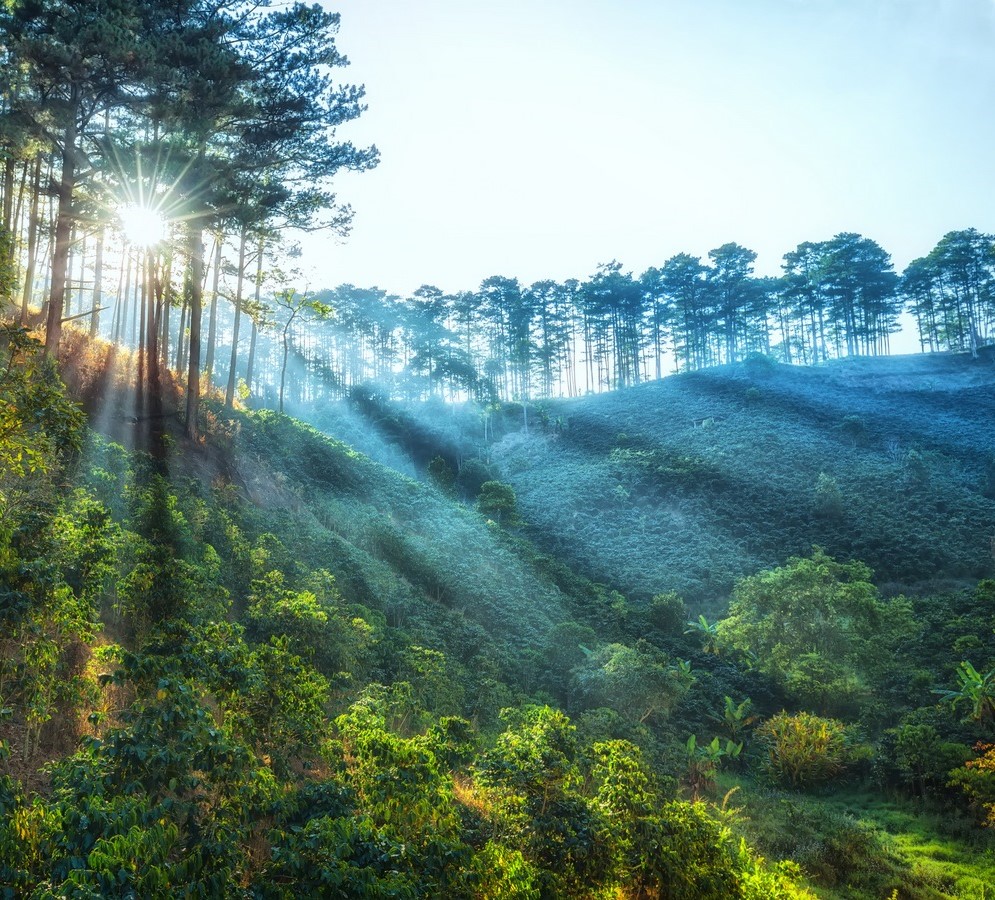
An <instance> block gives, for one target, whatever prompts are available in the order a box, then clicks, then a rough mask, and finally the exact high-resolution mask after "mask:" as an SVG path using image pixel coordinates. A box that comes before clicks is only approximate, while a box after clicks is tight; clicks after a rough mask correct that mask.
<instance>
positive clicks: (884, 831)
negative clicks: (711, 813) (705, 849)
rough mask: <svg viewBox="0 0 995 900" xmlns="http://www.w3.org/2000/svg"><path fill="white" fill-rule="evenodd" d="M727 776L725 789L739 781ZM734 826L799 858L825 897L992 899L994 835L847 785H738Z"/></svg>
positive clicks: (771, 852)
mask: <svg viewBox="0 0 995 900" xmlns="http://www.w3.org/2000/svg"><path fill="white" fill-rule="evenodd" d="M735 783H736V782H735V779H733V778H731V777H730V776H729V775H726V776H723V778H722V779H720V789H721V790H727V789H729V788H730V787H732V786H733V785H734V784H735ZM732 805H733V806H735V807H736V808H737V809H738V812H737V814H736V817H735V818H736V823H735V826H734V827H735V828H736V829H737V830H738V831H739V832H741V833H742V834H743V835H744V836H746V838H747V840H748V841H750V843H751V844H753V845H755V846H756V847H757V848H758V849H759V851H760V852H761V853H763V854H765V855H767V856H768V857H769V858H772V859H791V860H794V861H795V862H798V863H799V864H800V865H801V866H802V869H803V870H804V872H805V873H806V875H807V876H808V878H809V880H810V886H811V888H812V890H813V891H814V892H815V893H816V894H817V895H818V896H819V897H821V898H824V900H864V898H866V900H877V898H889V897H891V896H892V895H893V894H892V892H897V895H896V896H897V897H898V898H899V900H951V898H952V900H991V898H992V897H995V890H993V886H995V835H992V834H991V832H988V831H983V830H982V829H979V828H977V827H976V826H974V825H973V824H972V823H970V822H968V821H967V820H964V819H963V818H961V817H959V816H951V815H949V814H941V813H940V812H930V811H924V810H923V809H921V808H920V807H919V806H918V805H917V804H915V803H913V802H911V801H908V800H904V799H900V798H899V799H889V798H885V797H882V796H881V795H880V794H878V793H871V792H869V791H862V790H859V789H855V788H850V789H847V790H845V791H840V792H837V793H835V794H833V795H825V796H814V795H809V794H799V793H794V792H788V791H780V790H772V789H769V788H765V787H763V786H760V785H757V784H756V783H753V782H751V781H746V780H744V781H742V782H740V790H739V791H738V792H736V794H735V795H734V799H733V801H732Z"/></svg>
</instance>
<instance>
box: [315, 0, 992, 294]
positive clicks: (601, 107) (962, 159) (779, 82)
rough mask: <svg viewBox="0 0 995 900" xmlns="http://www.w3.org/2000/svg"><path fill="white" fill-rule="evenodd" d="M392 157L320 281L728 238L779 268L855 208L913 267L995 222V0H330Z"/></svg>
mask: <svg viewBox="0 0 995 900" xmlns="http://www.w3.org/2000/svg"><path fill="white" fill-rule="evenodd" d="M327 2H328V5H329V6H330V7H332V8H334V9H337V10H338V11H340V12H341V14H342V29H341V33H340V37H339V45H340V47H341V48H342V49H343V50H344V52H345V53H346V54H347V55H348V56H349V57H350V59H351V60H352V66H351V68H349V69H347V70H345V71H346V74H347V76H348V78H349V79H350V80H353V81H355V82H361V83H365V84H366V87H367V94H368V96H367V101H368V103H369V111H368V112H367V113H366V114H365V115H364V117H363V119H362V120H361V121H359V122H356V123H353V124H351V125H349V126H348V127H347V128H344V129H343V130H342V136H343V137H345V136H348V137H350V138H352V139H353V140H355V141H356V142H358V143H369V142H374V143H376V144H377V145H378V146H379V147H380V150H381V153H382V157H383V159H382V162H381V164H380V166H379V168H378V169H376V170H375V171H373V172H369V173H365V174H363V175H359V176H352V175H349V176H346V177H340V178H339V179H338V181H337V188H338V190H339V192H340V196H341V197H342V198H343V199H345V200H347V201H348V202H350V203H352V205H353V206H354V207H355V209H356V217H355V222H354V230H353V234H352V236H351V237H350V238H349V239H348V241H347V242H346V243H344V244H341V245H332V244H331V243H330V242H329V241H328V240H327V239H323V240H318V241H315V240H314V239H309V240H308V242H307V244H306V251H307V262H308V263H309V266H308V267H309V268H311V269H312V272H313V274H312V278H313V279H314V282H315V286H318V285H322V286H323V285H326V284H329V285H330V284H337V283H340V282H345V281H350V282H353V283H356V284H361V285H373V284H377V285H379V286H381V287H384V288H387V289H388V290H391V291H395V292H398V293H410V292H411V291H412V290H414V289H415V288H416V287H418V286H419V285H420V284H422V283H434V284H437V285H438V286H439V287H441V288H443V289H444V290H447V291H455V290H459V289H464V288H467V289H468V288H475V287H476V286H477V285H478V284H479V282H480V281H481V279H483V278H485V277H487V276H489V275H493V274H501V275H509V276H517V277H519V278H520V279H522V280H523V281H524V282H526V283H529V282H532V281H535V280H538V279H540V278H556V279H564V278H569V277H577V278H585V277H587V276H588V275H590V274H591V273H592V272H593V271H594V269H595V267H596V266H597V264H598V263H600V262H603V261H608V260H610V259H613V258H617V259H618V260H620V261H621V262H622V263H623V264H624V265H625V267H626V268H629V269H632V270H634V271H635V272H636V273H637V274H638V273H639V272H641V271H642V270H644V269H645V268H647V267H648V266H650V265H660V264H661V263H663V262H664V261H665V260H666V259H667V258H668V257H670V256H672V255H673V254H675V253H678V252H682V251H687V252H690V253H694V254H697V255H704V254H706V253H707V251H708V250H709V249H711V248H713V247H716V246H719V245H720V244H722V243H725V242H726V241H738V242H740V243H742V244H745V245H746V246H748V247H751V248H753V249H754V250H756V251H757V252H758V253H759V254H760V257H759V260H758V263H757V268H758V271H759V272H761V273H763V274H768V273H769V274H775V273H777V272H778V271H779V267H780V262H781V256H782V254H784V253H785V252H786V251H788V250H791V249H793V248H794V247H795V246H796V245H797V244H798V243H800V242H802V241H805V240H823V239H826V238H829V237H831V236H832V235H833V234H835V233H837V232H839V231H857V232H861V233H863V234H865V235H867V236H868V237H871V238H874V239H875V240H877V241H878V242H879V243H880V244H882V246H884V247H885V249H887V250H888V251H890V252H891V253H892V254H893V256H894V259H895V264H896V267H897V268H898V269H899V270H901V269H902V268H903V267H904V266H905V264H907V263H908V262H909V260H911V259H913V258H914V257H916V256H920V255H923V254H925V253H927V252H928V251H929V250H930V249H931V247H932V246H933V244H935V242H936V241H937V240H938V239H939V238H940V237H941V236H942V235H943V234H944V233H945V232H946V231H949V230H952V229H956V228H967V227H971V226H975V227H977V228H980V229H983V230H989V231H995V166H993V160H995V0H659V2H637V0H630V2H626V0H618V2H615V3H607V2H601V3H595V2H588V0H505V2H500V3H496V2H495V3H483V2H473V0H462V2H461V0H419V2H408V0H327Z"/></svg>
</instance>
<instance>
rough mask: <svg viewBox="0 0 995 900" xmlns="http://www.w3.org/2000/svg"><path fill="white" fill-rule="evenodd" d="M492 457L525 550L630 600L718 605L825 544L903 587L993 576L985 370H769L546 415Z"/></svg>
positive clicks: (608, 398) (991, 378)
mask: <svg viewBox="0 0 995 900" xmlns="http://www.w3.org/2000/svg"><path fill="white" fill-rule="evenodd" d="M544 412H545V415H546V417H547V420H552V421H556V420H557V419H559V420H560V422H561V423H562V425H561V427H557V428H554V427H547V428H546V429H545V430H543V429H533V430H532V432H531V434H529V435H528V436H525V435H523V434H520V433H515V434H512V435H508V436H506V437H505V438H504V439H503V440H501V441H499V442H498V443H497V444H496V445H495V446H493V447H492V448H491V449H490V452H491V454H492V457H493V460H494V462H495V464H496V466H497V467H498V469H499V471H500V477H501V478H502V479H503V480H505V481H507V482H509V483H511V484H512V485H513V486H514V488H515V491H516V493H517V496H518V502H519V505H520V508H521V511H522V514H523V516H524V518H525V519H526V520H527V522H528V530H529V534H530V535H532V536H533V537H534V538H535V540H536V541H537V542H538V543H539V544H541V545H542V546H543V547H544V548H545V549H546V550H548V551H549V552H553V553H555V554H557V555H558V556H560V557H561V558H562V559H564V560H566V561H568V562H569V563H570V564H571V565H572V566H575V567H576V568H577V569H578V570H579V571H581V572H583V573H584V574H585V575H586V576H588V577H590V578H592V579H594V580H595V581H599V582H604V583H605V584H608V585H611V586H612V587H616V588H618V589H620V590H622V591H624V592H625V593H627V594H629V595H631V596H633V597H635V598H640V597H642V598H647V597H650V596H652V595H654V594H656V593H660V592H662V591H666V590H676V591H678V592H679V593H681V594H682V595H684V596H685V597H686V598H687V599H688V600H690V601H696V602H711V603H714V602H715V601H718V600H721V599H722V598H724V597H725V596H727V595H728V592H729V590H730V589H731V587H732V584H733V582H734V580H735V579H737V578H740V577H742V576H743V575H746V574H750V573H752V572H755V571H757V570H759V569H762V568H767V567H770V566H772V565H777V564H780V563H783V562H784V560H785V559H787V558H788V557H789V556H792V555H797V554H802V553H806V552H808V551H809V550H810V549H811V547H812V546H813V545H819V546H821V547H823V548H825V549H826V550H827V552H829V553H830V554H832V555H835V556H839V557H842V558H847V559H860V560H862V561H864V562H866V563H867V564H869V565H870V566H871V567H872V569H874V571H875V573H876V576H877V579H878V580H879V581H881V582H895V583H898V584H901V585H904V586H910V585H911V586H915V585H920V586H921V585H924V584H931V583H932V584H935V583H938V582H942V581H948V580H955V581H956V580H966V581H970V580H972V579H974V580H976V579H977V578H979V577H984V576H988V575H990V574H991V573H992V571H993V568H992V565H993V556H992V549H991V539H992V535H993V534H995V502H993V501H995V368H993V366H992V362H991V359H990V358H989V359H987V360H979V361H976V362H972V361H970V360H969V359H968V358H966V356H939V355H937V356H925V357H896V358H882V359H860V360H856V359H854V360H841V361H838V362H835V363H832V364H829V365H826V366H822V367H818V368H802V367H789V366H783V365H778V364H775V363H772V362H769V361H767V360H766V359H763V358H758V359H754V360H752V361H750V362H747V363H744V364H742V365H738V366H729V367H722V368H718V369H710V370H706V371H701V372H695V373H690V374H686V375H679V376H676V377H673V378H668V379H665V380H663V381H660V382H653V383H649V384H644V385H641V386H638V387H634V388H631V389H629V390H626V391H620V392H615V393H612V394H606V395H602V396H594V397H588V398H584V399H578V400H571V401H561V402H557V403H549V404H546V405H545V410H544Z"/></svg>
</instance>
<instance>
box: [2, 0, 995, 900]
mask: <svg viewBox="0 0 995 900" xmlns="http://www.w3.org/2000/svg"><path fill="white" fill-rule="evenodd" d="M339 26H340V20H339V16H338V15H337V14H335V13H332V12H329V11H327V10H325V9H324V8H323V7H320V6H308V5H305V4H283V3H272V4H270V3H266V2H262V3H256V4H252V5H246V4H243V3H240V2H235V0H212V2H204V0H157V2H151V0H101V2H99V3H95V2H92V0H13V2H8V3H3V4H0V35H2V41H0V67H2V70H3V79H2V81H0V159H2V163H3V174H2V179H0V623H2V630H0V892H2V895H3V896H4V897H11V898H17V897H28V898H37V900H42V898H52V897H73V898H81V897H82V898H86V897H92V898H98V897H121V898H158V897H163V898H167V897H208V898H213V897H233V898H270V897H272V898H280V897H312V896H313V897H330V898H334V897H341V898H353V897H370V898H416V897H426V898H429V897H432V898H434V897H445V898H461V897H462V898H491V900H498V898H534V900H540V898H543V900H545V898H572V897H576V898H603V900H609V898H611V900H620V898H631V900H637V898H670V900H699V898H700V900H712V898H714V900H725V898H744V900H802V898H824V900H843V898H867V900H872V898H889V900H891V898H893V900H905V898H908V900H944V898H965V900H982V898H986V897H991V896H992V892H993V889H995V888H993V886H995V831H993V829H995V428H993V427H992V423H993V422H995V368H993V364H995V347H993V344H992V341H993V338H995V335H993V330H995V237H993V236H992V235H989V234H985V233H982V232H981V231H979V230H977V229H974V228H967V229H964V230H959V231H952V232H948V233H947V234H945V235H943V236H941V237H939V239H938V242H937V243H936V245H935V247H934V248H933V249H932V250H931V251H930V252H929V253H928V254H927V255H926V256H924V257H922V258H920V259H916V260H914V261H913V262H912V263H910V264H909V265H908V266H907V267H906V268H905V271H904V272H902V273H897V272H896V271H895V268H894V265H893V263H892V260H891V257H890V255H889V254H888V253H887V251H886V250H884V249H883V248H882V247H881V246H880V245H878V244H877V243H876V242H875V241H873V240H872V239H870V238H866V237H863V236H862V235H859V234H856V233H850V232H844V233H839V234H837V235H835V236H834V237H831V238H829V239H827V240H823V241H817V242H804V243H801V244H799V245H798V246H797V248H796V249H795V250H792V251H788V252H786V253H785V255H784V257H783V267H782V274H781V275H780V276H778V277H766V276H760V275H757V274H756V273H755V271H754V264H755V262H756V260H757V254H756V253H755V252H754V251H752V250H750V249H748V248H747V247H745V246H741V245H739V244H737V243H727V244H724V245H722V246H720V247H718V248H716V249H714V250H712V251H710V252H709V253H708V257H707V261H703V260H702V258H700V257H696V256H694V255H691V254H688V253H678V254H676V255H670V256H669V258H665V259H663V261H662V262H661V264H660V266H659V267H651V268H649V269H647V270H646V271H645V272H643V273H642V274H640V275H638V276H637V275H635V274H633V273H632V272H630V271H627V270H626V269H625V267H624V265H622V264H621V263H619V262H618V261H611V262H607V263H604V264H602V265H600V266H599V267H598V268H597V271H596V272H594V273H593V274H591V275H589V276H586V277H584V278H582V279H577V280H573V279H570V280H566V281H556V280H545V281H539V282H535V283H533V284H531V285H526V284H523V283H520V282H519V280H518V279H517V278H515V277H506V276H492V277H489V278H486V279H484V280H483V282H482V283H481V284H480V285H479V287H478V288H476V289H468V290H465V291H459V292H455V293H446V292H445V291H443V290H441V289H439V288H438V287H434V286H432V285H429V284H425V285H422V286H421V287H420V288H418V289H417V290H415V291H414V292H413V293H412V294H411V295H410V296H397V295H394V294H391V293H390V292H388V291H386V290H382V289H380V288H378V287H375V286H374V287H357V286H355V285H350V284H341V285H338V286H336V287H321V288H312V287H308V286H305V284H304V281H303V280H302V276H301V274H300V272H299V271H297V270H296V269H295V266H296V264H297V262H298V260H299V249H298V248H297V247H296V246H295V243H294V238H293V235H294V234H296V233H299V232H300V231H301V230H312V229H313V230H323V231H325V232H326V233H328V234H332V235H339V236H342V235H346V234H348V232H349V229H350V227H351V221H352V210H351V208H350V207H349V205H348V204H347V203H345V202H343V201H341V200H340V199H339V197H338V196H337V194H336V193H335V190H334V189H333V187H334V184H335V177H336V176H337V175H341V174H342V173H344V172H347V171H353V172H364V171H367V170H370V169H372V168H374V167H375V166H376V165H377V163H378V161H379V151H378V150H377V148H376V147H374V146H369V147H363V146H356V145H355V144H354V143H353V142H351V141H350V140H349V139H348V126H349V123H350V122H352V121H353V120H355V119H356V118H358V117H359V116H361V115H362V113H363V112H364V111H365V99H364V89H363V88H362V87H360V86H357V85H353V84H349V83H347V82H343V81H341V80H340V77H339V75H340V72H341V70H342V69H343V68H344V67H345V65H346V64H347V62H348V60H347V59H346V57H345V56H344V55H343V54H342V53H341V52H340V50H339V49H338V47H337V43H336V42H337V39H338V32H339ZM664 256H665V257H666V254H664ZM903 322H905V323H906V325H907V327H914V328H915V329H916V331H917V334H918V338H919V346H920V349H921V351H922V352H921V353H918V354H910V355H902V356H892V355H890V338H891V337H893V336H894V335H895V334H896V332H897V331H898V329H899V328H900V327H901V326H902V323H903Z"/></svg>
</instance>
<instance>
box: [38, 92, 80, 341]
mask: <svg viewBox="0 0 995 900" xmlns="http://www.w3.org/2000/svg"><path fill="white" fill-rule="evenodd" d="M73 93H74V94H75V90H74V92H73ZM75 106H76V104H72V105H71V112H70V115H69V124H68V125H67V126H66V132H65V135H64V143H63V147H62V176H61V178H60V179H59V209H58V212H57V214H56V217H55V246H54V247H53V249H52V284H51V289H50V290H51V293H50V294H49V297H48V316H47V321H46V327H45V350H46V352H48V353H50V354H52V355H55V356H57V355H58V353H59V341H60V339H61V338H62V316H63V310H64V309H65V302H66V273H67V265H68V263H69V245H70V239H71V236H72V228H73V189H74V188H75V186H76V111H75Z"/></svg>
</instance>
